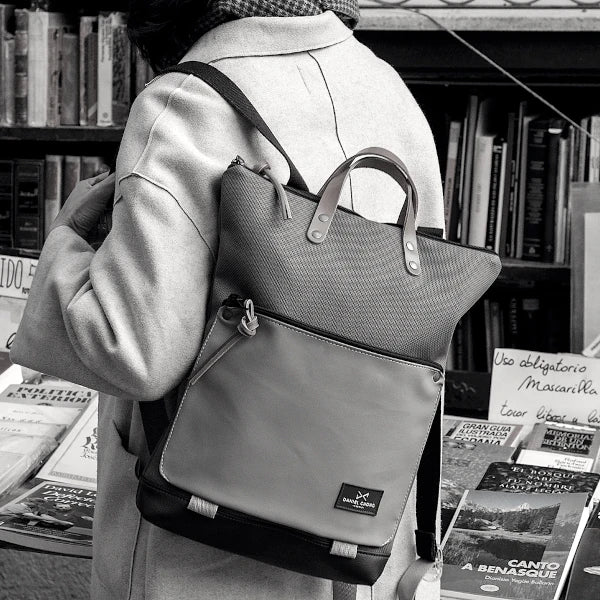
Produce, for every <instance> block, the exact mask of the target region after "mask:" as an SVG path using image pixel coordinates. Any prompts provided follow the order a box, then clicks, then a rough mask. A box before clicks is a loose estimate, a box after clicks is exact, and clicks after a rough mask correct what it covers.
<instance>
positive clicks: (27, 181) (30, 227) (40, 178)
mask: <svg viewBox="0 0 600 600" xmlns="http://www.w3.org/2000/svg"><path fill="white" fill-rule="evenodd" d="M13 215H14V234H13V235H14V242H15V246H16V247H17V248H23V249H27V250H41V248H42V244H43V237H44V230H43V218H44V161H43V160H17V161H15V196H14V204H13Z"/></svg>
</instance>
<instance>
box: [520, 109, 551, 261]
mask: <svg viewBox="0 0 600 600" xmlns="http://www.w3.org/2000/svg"><path fill="white" fill-rule="evenodd" d="M547 133H548V122H547V121H545V120H539V121H534V122H532V123H531V124H530V127H529V137H528V139H529V142H528V147H527V175H526V188H525V190H526V191H525V212H524V221H523V259H526V260H540V259H541V258H542V243H543V235H544V220H543V215H544V197H545V187H546V183H545V180H546V157H547V145H548V142H547V139H548V138H547Z"/></svg>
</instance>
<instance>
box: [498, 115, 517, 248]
mask: <svg viewBox="0 0 600 600" xmlns="http://www.w3.org/2000/svg"><path fill="white" fill-rule="evenodd" d="M517 125H518V121H517V115H516V114H515V113H509V114H508V127H507V138H506V167H505V171H504V180H505V182H504V198H503V200H502V216H501V226H500V234H499V240H498V248H497V250H496V251H497V252H498V254H500V255H501V256H510V230H511V222H512V209H513V208H514V190H515V175H516V165H517V159H516V135H517Z"/></svg>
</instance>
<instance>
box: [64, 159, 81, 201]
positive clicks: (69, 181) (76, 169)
mask: <svg viewBox="0 0 600 600" xmlns="http://www.w3.org/2000/svg"><path fill="white" fill-rule="evenodd" d="M80 180H81V157H80V156H73V155H67V156H65V161H64V169H63V191H62V204H64V202H65V200H66V199H67V198H68V197H69V194H70V193H71V192H72V191H73V190H74V189H75V186H76V185H77V183H78V182H79V181H80Z"/></svg>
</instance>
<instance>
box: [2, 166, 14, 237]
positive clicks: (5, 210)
mask: <svg viewBox="0 0 600 600" xmlns="http://www.w3.org/2000/svg"><path fill="white" fill-rule="evenodd" d="M14 170H15V168H14V162H13V161H12V160H0V245H1V246H5V247H9V248H10V247H12V245H13V237H12V202H13V196H14V186H15V176H14Z"/></svg>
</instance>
